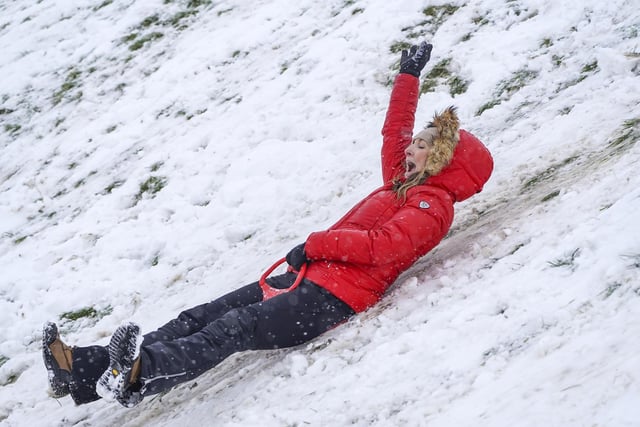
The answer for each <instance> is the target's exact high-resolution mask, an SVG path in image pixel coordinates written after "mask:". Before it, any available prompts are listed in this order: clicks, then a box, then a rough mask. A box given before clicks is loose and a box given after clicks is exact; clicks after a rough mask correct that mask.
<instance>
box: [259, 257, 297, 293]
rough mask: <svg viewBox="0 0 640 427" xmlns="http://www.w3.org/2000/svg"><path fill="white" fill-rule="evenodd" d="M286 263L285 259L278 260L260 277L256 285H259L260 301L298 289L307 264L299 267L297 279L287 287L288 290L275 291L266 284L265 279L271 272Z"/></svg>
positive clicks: (275, 289)
mask: <svg viewBox="0 0 640 427" xmlns="http://www.w3.org/2000/svg"><path fill="white" fill-rule="evenodd" d="M286 261H287V259H286V258H281V259H279V260H278V261H276V262H275V264H273V265H272V266H271V267H270V268H269V269H268V270H267V271H265V272H264V274H263V275H262V276H261V277H260V281H259V282H258V283H260V288H261V289H262V301H266V300H268V299H271V298H273V297H275V296H278V295H280V294H284V293H287V292H290V291H292V290H294V289H295V288H297V287H298V285H299V284H300V282H302V279H304V275H305V273H306V272H307V264H302V267H300V271H298V277H296V280H295V282H293V285H291V286H289V287H288V288H284V289H277V288H272V287H271V286H269V284H268V283H267V277H269V275H270V274H271V273H273V270H275V269H276V268H278V266H279V265H280V264H283V263H284V262H286Z"/></svg>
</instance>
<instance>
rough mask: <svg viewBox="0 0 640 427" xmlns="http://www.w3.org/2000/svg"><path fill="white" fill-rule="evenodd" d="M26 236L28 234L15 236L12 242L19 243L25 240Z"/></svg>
mask: <svg viewBox="0 0 640 427" xmlns="http://www.w3.org/2000/svg"><path fill="white" fill-rule="evenodd" d="M27 237H28V236H21V237H18V238H16V239H13V244H15V245H19V244H20V243H22V242H24V241H25V240H27Z"/></svg>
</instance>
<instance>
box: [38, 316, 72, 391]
mask: <svg viewBox="0 0 640 427" xmlns="http://www.w3.org/2000/svg"><path fill="white" fill-rule="evenodd" d="M57 338H58V326H57V325H56V324H55V323H53V322H47V323H45V324H44V327H43V328H42V359H43V360H44V366H45V368H47V377H48V379H49V387H50V388H51V391H50V393H49V394H50V395H51V397H55V398H60V397H64V396H66V395H68V394H69V384H70V383H71V373H70V372H68V371H66V370H64V369H61V368H60V366H59V365H58V362H56V359H55V358H54V357H53V354H52V353H51V349H49V346H50V345H51V344H52V343H53V342H54V341H55V340H56V339H57Z"/></svg>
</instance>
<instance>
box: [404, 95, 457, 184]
mask: <svg viewBox="0 0 640 427" xmlns="http://www.w3.org/2000/svg"><path fill="white" fill-rule="evenodd" d="M459 129H460V119H458V115H457V114H456V109H455V107H449V108H447V109H445V110H444V111H443V112H442V113H440V114H435V115H434V116H433V121H432V122H431V123H429V125H428V126H427V127H426V128H424V129H423V130H421V131H420V132H418V133H417V134H416V135H415V136H414V137H413V139H416V138H420V139H424V140H425V141H429V142H433V149H432V150H431V153H430V154H429V158H428V159H427V164H426V165H425V170H426V171H427V173H428V174H429V176H435V175H438V174H439V173H440V171H442V169H444V168H445V167H446V166H447V165H449V163H450V162H451V159H452V158H453V152H454V150H455V149H456V145H458V141H459V140H460V135H459Z"/></svg>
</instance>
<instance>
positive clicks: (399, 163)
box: [381, 42, 433, 184]
mask: <svg viewBox="0 0 640 427" xmlns="http://www.w3.org/2000/svg"><path fill="white" fill-rule="evenodd" d="M432 47H433V46H432V45H430V44H428V43H426V42H423V43H422V44H420V46H412V47H411V49H410V50H409V51H408V52H407V51H406V50H403V51H402V56H401V58H400V73H399V74H398V76H396V79H395V82H394V84H393V90H392V91H391V99H390V100H389V108H388V109H387V116H386V118H385V121H384V126H383V127H382V155H381V157H382V178H383V180H384V183H385V184H386V183H388V182H389V181H391V180H392V179H394V178H396V177H397V176H398V175H399V174H400V171H401V170H403V169H404V165H403V160H404V150H405V148H406V147H407V146H408V145H409V143H410V142H411V138H412V135H413V126H414V123H415V113H416V107H417V105H418V96H419V83H420V80H419V77H420V72H421V71H422V69H423V68H424V66H425V65H426V64H427V62H428V61H429V58H430V57H431V49H432Z"/></svg>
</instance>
